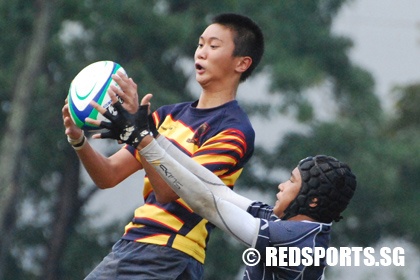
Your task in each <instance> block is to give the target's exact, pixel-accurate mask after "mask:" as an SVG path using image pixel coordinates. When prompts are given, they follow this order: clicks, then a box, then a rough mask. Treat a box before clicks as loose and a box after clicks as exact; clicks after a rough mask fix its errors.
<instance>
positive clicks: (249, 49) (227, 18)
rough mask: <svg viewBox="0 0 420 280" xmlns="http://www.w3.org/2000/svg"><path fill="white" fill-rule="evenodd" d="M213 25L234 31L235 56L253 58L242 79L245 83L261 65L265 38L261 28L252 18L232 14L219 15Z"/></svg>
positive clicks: (214, 19)
mask: <svg viewBox="0 0 420 280" xmlns="http://www.w3.org/2000/svg"><path fill="white" fill-rule="evenodd" d="M212 23H213V24H220V25H223V26H226V27H227V28H229V29H231V30H232V31H233V34H234V38H233V42H234V44H235V49H234V51H233V56H249V57H251V59H252V63H251V65H250V66H249V68H248V69H247V70H246V71H245V72H243V73H242V75H241V78H240V81H241V82H243V81H245V80H246V79H247V78H248V77H249V76H250V75H251V73H252V72H253V71H254V69H255V68H256V67H257V65H258V64H259V63H260V61H261V58H262V55H263V53H264V36H263V33H262V31H261V29H260V27H259V26H258V25H257V24H256V23H255V22H254V21H252V20H251V19H250V18H248V17H246V16H243V15H238V14H232V13H226V14H220V15H217V16H215V17H214V18H213V20H212Z"/></svg>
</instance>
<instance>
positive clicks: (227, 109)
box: [122, 100, 255, 263]
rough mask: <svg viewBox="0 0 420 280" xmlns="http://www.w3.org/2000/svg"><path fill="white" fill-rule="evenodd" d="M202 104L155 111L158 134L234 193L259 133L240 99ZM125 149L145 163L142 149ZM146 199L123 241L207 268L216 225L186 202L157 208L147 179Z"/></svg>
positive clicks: (145, 186)
mask: <svg viewBox="0 0 420 280" xmlns="http://www.w3.org/2000/svg"><path fill="white" fill-rule="evenodd" d="M197 103H198V101H195V102H194V103H192V102H185V103H178V104H173V105H167V106H163V107H160V108H159V109H158V110H156V112H154V113H153V117H154V120H155V123H156V124H158V125H157V126H158V130H159V133H160V134H161V135H163V136H165V137H166V138H167V139H169V140H170V141H171V142H172V143H173V144H174V145H176V146H177V147H178V148H179V149H180V150H182V151H183V152H184V153H186V154H187V155H189V156H191V157H192V158H193V159H194V160H196V161H197V162H199V163H200V164H201V165H203V166H205V167H206V168H208V169H209V170H211V171H212V172H213V173H215V174H216V175H217V176H219V177H220V179H222V180H223V182H224V183H225V184H226V185H227V186H229V187H231V188H233V186H234V184H235V182H236V180H237V179H238V177H239V175H240V174H241V172H242V169H243V166H244V164H245V163H246V162H247V161H248V160H249V159H250V157H251V156H252V153H253V151H254V139H255V132H254V130H253V128H252V125H251V123H250V121H249V119H248V116H247V115H246V113H245V112H244V111H243V110H242V109H241V108H240V107H239V104H238V102H237V101H236V100H234V101H230V102H228V103H226V104H224V105H221V106H219V107H215V108H210V109H197V108H196V105H197ZM126 148H127V149H128V150H129V151H130V152H131V153H132V154H133V155H134V156H135V157H136V158H137V159H138V160H140V156H139V153H138V151H137V150H135V149H133V148H132V147H129V146H126ZM143 196H144V200H145V204H144V205H143V206H140V207H139V208H137V209H136V210H135V212H134V218H133V219H132V221H131V222H130V223H129V224H128V225H127V226H126V228H125V234H124V236H123V237H122V238H123V239H126V240H132V241H137V242H144V243H150V244H158V245H163V246H170V247H172V248H174V249H178V250H180V251H182V252H184V253H186V254H188V255H190V256H192V257H194V258H195V259H196V260H198V261H200V262H201V263H204V259H205V250H206V245H207V241H208V239H209V234H210V232H211V230H212V228H213V227H214V226H213V225H212V224H210V223H209V222H208V221H207V220H205V219H202V218H201V217H200V216H198V215H197V214H195V213H193V211H192V209H191V208H190V207H189V206H188V205H187V204H186V203H185V202H184V200H182V199H181V198H180V199H178V200H176V201H174V202H171V203H167V204H160V203H158V202H157V201H156V197H155V194H154V192H153V189H152V187H151V185H150V182H149V180H148V178H147V176H146V177H145V180H144V189H143Z"/></svg>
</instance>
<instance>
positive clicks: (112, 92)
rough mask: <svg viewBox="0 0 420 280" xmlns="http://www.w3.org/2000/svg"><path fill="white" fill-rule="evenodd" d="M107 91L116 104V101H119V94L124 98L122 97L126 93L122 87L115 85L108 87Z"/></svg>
mask: <svg viewBox="0 0 420 280" xmlns="http://www.w3.org/2000/svg"><path fill="white" fill-rule="evenodd" d="M107 93H108V95H109V97H110V98H111V101H112V104H115V103H117V102H118V96H120V97H121V98H122V99H123V100H124V98H123V97H122V96H123V95H124V93H123V92H122V90H121V89H119V88H118V87H116V86H114V85H111V86H110V87H109V88H108V90H107ZM124 101H125V100H124Z"/></svg>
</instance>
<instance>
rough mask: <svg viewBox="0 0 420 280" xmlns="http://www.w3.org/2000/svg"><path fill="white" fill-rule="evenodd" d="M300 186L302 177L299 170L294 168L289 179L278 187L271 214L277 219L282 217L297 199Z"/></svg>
mask: <svg viewBox="0 0 420 280" xmlns="http://www.w3.org/2000/svg"><path fill="white" fill-rule="evenodd" d="M301 186H302V177H301V176H300V172H299V169H298V168H297V167H296V168H295V169H293V171H292V173H291V175H290V179H289V180H287V181H286V182H283V183H281V184H280V185H279V186H278V188H279V192H278V193H277V195H276V197H277V201H276V204H275V205H274V208H273V212H274V214H276V216H277V217H279V218H281V217H283V216H284V211H285V210H286V209H287V207H288V206H289V204H290V203H291V202H292V201H293V200H294V199H295V198H296V197H297V195H298V193H299V191H300V188H301Z"/></svg>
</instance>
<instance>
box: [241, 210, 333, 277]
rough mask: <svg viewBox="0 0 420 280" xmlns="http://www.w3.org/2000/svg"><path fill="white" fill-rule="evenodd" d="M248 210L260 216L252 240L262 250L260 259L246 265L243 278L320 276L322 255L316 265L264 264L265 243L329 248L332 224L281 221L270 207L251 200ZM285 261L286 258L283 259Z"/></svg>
mask: <svg viewBox="0 0 420 280" xmlns="http://www.w3.org/2000/svg"><path fill="white" fill-rule="evenodd" d="M248 212H249V213H250V214H251V215H253V216H254V217H258V218H260V219H261V222H260V229H259V233H258V239H257V242H256V244H255V249H257V250H258V251H259V252H260V254H261V261H260V263H259V264H257V265H255V266H247V267H246V270H245V274H244V277H243V279H253V280H259V279H261V280H263V279H264V280H265V279H270V280H272V279H299V280H303V279H305V280H316V279H321V278H322V275H323V272H324V268H325V265H326V264H325V259H321V261H320V264H319V265H318V266H314V265H313V266H303V265H302V264H300V265H299V266H284V267H280V266H266V263H265V260H266V247H277V248H278V247H288V248H289V247H298V248H300V249H302V248H305V247H310V248H312V249H313V248H314V247H323V248H324V249H325V250H326V249H327V248H328V244H329V240H330V231H331V224H323V223H317V222H307V221H283V220H280V219H278V218H277V217H276V216H275V215H274V214H273V207H272V206H268V205H267V204H263V203H261V202H254V203H252V204H251V205H250V207H249V208H248ZM285 261H286V262H287V259H285Z"/></svg>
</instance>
